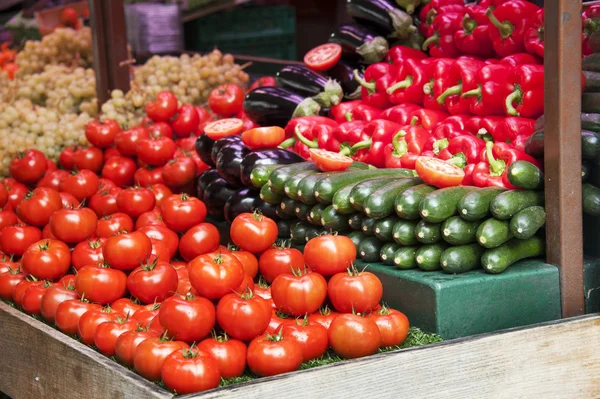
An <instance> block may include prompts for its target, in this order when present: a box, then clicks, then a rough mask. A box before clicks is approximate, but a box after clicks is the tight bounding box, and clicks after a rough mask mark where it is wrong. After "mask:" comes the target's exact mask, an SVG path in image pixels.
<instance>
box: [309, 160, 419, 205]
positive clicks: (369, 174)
mask: <svg viewBox="0 0 600 399" xmlns="http://www.w3.org/2000/svg"><path fill="white" fill-rule="evenodd" d="M414 176H415V171H414V170H411V169H401V168H391V169H368V170H356V171H346V172H342V173H338V174H335V175H332V176H328V177H326V178H325V179H322V180H320V181H319V182H318V183H317V185H316V186H315V191H314V193H315V198H316V199H317V200H318V201H319V202H324V203H326V204H328V203H331V201H332V200H333V196H334V195H335V193H336V192H337V191H338V190H340V189H342V188H343V187H345V186H347V185H348V184H352V183H354V182H355V181H358V180H367V179H371V178H373V177H396V178H402V177H414Z"/></svg>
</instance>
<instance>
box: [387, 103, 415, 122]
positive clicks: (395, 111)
mask: <svg viewBox="0 0 600 399" xmlns="http://www.w3.org/2000/svg"><path fill="white" fill-rule="evenodd" d="M420 109H422V108H421V107H419V106H418V105H415V104H400V105H396V106H394V107H391V108H388V109H386V110H385V111H383V112H382V113H381V116H380V119H385V120H388V121H392V122H396V123H399V124H400V125H407V124H408V123H409V122H410V116H411V115H412V113H413V112H415V111H418V110H420Z"/></svg>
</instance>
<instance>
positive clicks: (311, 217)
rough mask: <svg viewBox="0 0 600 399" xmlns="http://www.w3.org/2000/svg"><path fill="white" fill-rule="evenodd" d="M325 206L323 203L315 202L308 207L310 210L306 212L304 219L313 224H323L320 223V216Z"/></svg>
mask: <svg viewBox="0 0 600 399" xmlns="http://www.w3.org/2000/svg"><path fill="white" fill-rule="evenodd" d="M325 208H327V205H325V204H317V205H314V206H313V207H312V208H310V212H308V216H307V217H306V220H308V222H309V223H310V224H312V225H313V226H323V223H321V216H322V215H323V211H324V210H325Z"/></svg>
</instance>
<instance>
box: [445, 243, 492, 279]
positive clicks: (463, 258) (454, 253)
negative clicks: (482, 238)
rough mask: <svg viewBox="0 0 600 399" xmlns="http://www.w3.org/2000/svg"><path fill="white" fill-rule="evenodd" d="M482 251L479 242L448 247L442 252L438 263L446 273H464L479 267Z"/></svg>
mask: <svg viewBox="0 0 600 399" xmlns="http://www.w3.org/2000/svg"><path fill="white" fill-rule="evenodd" d="M483 251H484V248H483V247H482V246H480V245H479V244H468V245H458V246H455V247H450V248H448V249H446V250H445V251H444V253H443V254H442V257H441V258H440V265H441V266H442V270H443V271H444V272H446V273H450V274H458V273H465V272H468V271H469V270H473V269H476V268H478V267H479V265H480V261H481V255H482V254H483Z"/></svg>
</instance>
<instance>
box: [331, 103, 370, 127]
mask: <svg viewBox="0 0 600 399" xmlns="http://www.w3.org/2000/svg"><path fill="white" fill-rule="evenodd" d="M360 104H362V101H360V100H354V101H345V102H341V103H339V104H338V105H334V106H333V107H331V109H330V110H329V116H330V117H331V118H333V119H334V120H335V121H336V122H337V123H344V122H350V121H352V120H353V118H354V115H353V114H354V111H355V109H356V107H357V106H359V105H360Z"/></svg>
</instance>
